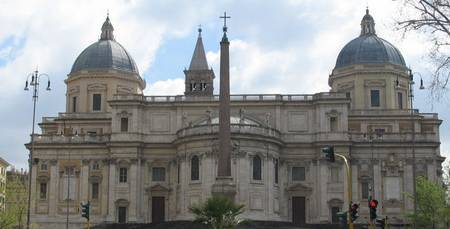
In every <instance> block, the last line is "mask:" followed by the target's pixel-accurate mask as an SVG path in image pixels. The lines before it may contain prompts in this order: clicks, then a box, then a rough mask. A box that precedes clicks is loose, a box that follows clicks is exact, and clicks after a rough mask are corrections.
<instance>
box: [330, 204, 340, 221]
mask: <svg viewBox="0 0 450 229" xmlns="http://www.w3.org/2000/svg"><path fill="white" fill-rule="evenodd" d="M340 211H341V209H340V208H339V207H331V223H339V218H338V215H337V213H338V212H340Z"/></svg>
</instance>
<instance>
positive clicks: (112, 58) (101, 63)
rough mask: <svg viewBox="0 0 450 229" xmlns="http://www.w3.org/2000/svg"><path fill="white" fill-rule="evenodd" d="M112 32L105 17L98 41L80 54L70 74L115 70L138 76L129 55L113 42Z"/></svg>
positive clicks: (134, 64) (109, 23)
mask: <svg viewBox="0 0 450 229" xmlns="http://www.w3.org/2000/svg"><path fill="white" fill-rule="evenodd" d="M113 31H114V28H113V27H112V24H111V22H110V21H109V17H107V18H106V21H105V23H103V26H102V34H101V36H100V40H99V41H97V42H95V43H94V44H92V45H90V46H89V47H87V48H86V49H85V50H83V52H81V54H80V55H79V56H78V57H77V59H76V60H75V63H74V64H73V66H72V70H71V71H70V73H71V74H72V73H74V72H77V71H80V70H94V69H115V70H121V71H125V72H130V73H136V74H138V75H139V71H138V68H137V67H136V63H135V62H134V60H133V58H132V57H131V55H130V54H129V53H128V52H127V50H125V48H124V47H123V46H122V45H120V44H119V43H117V42H116V41H115V40H114V35H113Z"/></svg>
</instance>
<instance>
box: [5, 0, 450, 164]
mask: <svg viewBox="0 0 450 229" xmlns="http://www.w3.org/2000/svg"><path fill="white" fill-rule="evenodd" d="M398 4H399V3H398V1H392V0H366V1H363V0H346V1H342V0H266V1H261V0H215V1H206V0H151V1H146V0H104V1H97V0H65V1H58V0H0V120H2V121H1V123H0V157H2V158H4V159H6V160H7V161H8V162H10V163H11V164H12V165H14V166H15V167H16V168H26V167H27V164H26V162H27V157H28V151H27V150H26V149H25V147H24V143H26V142H28V141H29V138H30V137H29V136H30V133H31V127H32V108H33V107H32V97H31V96H32V95H31V91H24V90H23V88H24V86H25V81H26V79H27V76H28V74H29V73H30V72H32V71H33V70H35V69H36V68H38V69H39V71H40V72H41V73H46V74H48V75H49V76H50V79H51V83H52V91H50V92H47V91H45V90H41V91H40V93H39V100H38V106H37V121H41V120H42V117H52V116H57V115H58V112H64V110H65V92H66V85H65V83H64V79H66V78H67V74H68V73H69V72H70V69H71V67H72V64H73V62H74V61H75V59H76V57H77V56H78V55H79V54H80V53H81V51H83V49H85V48H86V47H87V46H89V45H90V44H92V43H94V42H96V41H97V40H98V39H99V37H100V28H101V25H102V24H103V22H104V20H105V18H106V14H107V11H109V14H110V19H111V22H112V24H113V26H114V28H115V31H114V35H115V38H116V41H118V42H119V43H120V44H122V45H123V46H124V47H125V48H126V49H127V50H128V52H129V53H130V54H131V55H132V56H133V58H134V60H135V61H136V63H137V66H138V68H139V71H140V74H141V76H142V77H143V78H145V80H146V82H147V87H146V89H145V94H146V95H176V94H183V92H184V74H183V70H184V69H185V68H187V67H188V66H189V63H190V59H191V57H192V53H193V49H194V46H195V42H196V39H197V29H198V27H199V25H201V27H202V29H203V32H202V37H203V43H204V46H205V50H206V52H207V59H208V63H209V65H210V66H211V67H212V68H213V69H214V72H215V73H216V75H217V74H218V73H219V66H218V65H219V62H218V61H219V41H220V38H221V36H222V33H221V30H222V25H223V24H222V23H223V21H222V20H221V19H220V18H219V16H221V15H222V14H223V12H224V11H226V12H227V14H228V15H230V16H231V19H230V20H228V22H227V25H228V37H229V39H230V42H231V45H230V56H231V57H230V58H231V60H230V61H231V63H230V70H231V79H230V80H231V93H233V94H239V93H259V94H260V93H276V94H287V93H289V94H312V93H318V92H324V91H328V90H329V89H330V88H329V86H328V83H327V82H328V76H329V74H330V73H331V71H332V70H333V68H334V65H335V62H336V58H337V55H338V53H339V51H340V50H341V49H342V47H343V46H344V45H345V44H346V43H347V42H349V41H350V40H352V39H353V38H356V37H357V36H358V35H359V33H360V21H361V18H362V17H363V16H364V14H365V9H366V7H367V6H368V7H369V9H370V13H371V15H372V16H373V17H374V19H375V23H376V31H377V34H378V36H380V37H382V38H385V39H386V40H388V41H389V42H391V43H392V44H394V45H395V46H396V47H397V48H398V49H399V50H400V51H401V52H402V54H403V56H404V58H405V60H406V62H407V64H408V66H410V68H412V69H413V70H414V72H420V75H421V76H422V77H423V80H424V82H425V85H426V84H427V83H429V82H430V80H431V78H430V74H429V63H428V62H427V58H426V53H427V51H428V50H429V47H428V46H427V42H426V37H424V35H423V34H408V35H407V36H402V34H401V33H400V32H398V31H395V30H393V25H394V23H395V20H394V19H395V17H396V16H397V15H398V12H400V11H401V6H400V5H398ZM416 75H419V73H417V74H416ZM217 81H218V77H216V81H215V82H214V86H215V89H216V90H217V89H218V82H217ZM416 85H417V84H416ZM42 86H44V85H42ZM42 89H44V88H42ZM429 94H430V92H429V91H428V90H423V91H419V90H416V91H415V101H414V105H415V107H416V108H418V109H420V111H421V112H427V113H428V112H437V113H439V118H440V119H442V120H444V122H443V124H442V125H441V128H440V130H441V142H442V145H441V153H442V154H443V155H444V156H447V157H450V153H449V152H450V150H449V147H450V141H449V140H448V139H449V136H450V131H449V124H448V123H447V120H449V118H450V112H449V111H450V106H449V104H450V103H449V101H447V100H445V99H444V100H442V101H439V102H437V101H434V102H432V101H431V100H430V98H429ZM37 130H38V132H39V131H40V130H39V128H37Z"/></svg>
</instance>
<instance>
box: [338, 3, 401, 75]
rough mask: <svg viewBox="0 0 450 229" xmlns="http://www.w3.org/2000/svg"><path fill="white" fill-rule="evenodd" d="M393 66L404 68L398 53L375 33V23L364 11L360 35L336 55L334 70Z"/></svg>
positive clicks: (367, 12)
mask: <svg viewBox="0 0 450 229" xmlns="http://www.w3.org/2000/svg"><path fill="white" fill-rule="evenodd" d="M387 63H389V64H394V65H400V66H405V67H406V64H405V60H404V59H403V56H402V54H401V53H400V51H399V50H398V49H397V48H396V47H395V46H394V45H392V44H391V43H389V42H388V41H386V40H384V39H382V38H380V37H378V36H377V35H376V33H375V22H374V20H373V18H372V16H370V14H369V10H366V15H365V16H364V17H363V19H362V21H361V35H360V36H359V37H357V38H355V39H353V40H352V41H350V42H349V43H347V44H346V45H345V46H344V48H343V49H342V50H341V52H340V53H339V55H338V58H337V60H336V66H335V68H341V67H345V66H349V65H353V64H387Z"/></svg>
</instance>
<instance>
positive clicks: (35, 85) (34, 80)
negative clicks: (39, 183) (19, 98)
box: [24, 69, 50, 229]
mask: <svg viewBox="0 0 450 229" xmlns="http://www.w3.org/2000/svg"><path fill="white" fill-rule="evenodd" d="M41 76H45V77H47V88H46V90H47V91H50V77H49V76H48V75H47V74H45V73H40V74H39V71H38V70H37V69H36V70H35V71H33V72H32V73H30V74H28V77H27V80H26V81H25V88H24V90H25V91H28V90H29V86H31V87H32V89H33V97H32V99H33V126H32V127H31V149H30V153H29V155H28V170H29V172H28V207H27V229H29V228H30V213H31V178H32V173H33V170H32V167H33V153H34V126H35V122H36V102H37V99H38V96H39V82H40V79H41ZM30 77H31V81H30V83H29V84H28V80H29V79H30Z"/></svg>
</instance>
